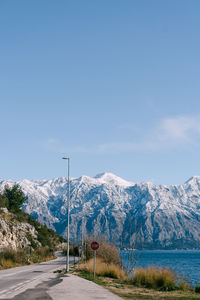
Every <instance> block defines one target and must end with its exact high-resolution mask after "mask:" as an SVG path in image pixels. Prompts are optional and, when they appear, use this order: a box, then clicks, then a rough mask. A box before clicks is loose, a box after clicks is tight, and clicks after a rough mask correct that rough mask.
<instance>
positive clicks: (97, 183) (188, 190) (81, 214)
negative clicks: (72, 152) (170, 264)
mask: <svg viewBox="0 0 200 300" xmlns="http://www.w3.org/2000/svg"><path fill="white" fill-rule="evenodd" d="M5 184H8V185H13V184H14V183H13V182H12V181H0V190H2V189H3V188H4V186H5ZM18 184H19V185H20V186H21V188H22V190H23V191H24V193H25V194H26V195H27V196H28V201H27V203H26V204H25V205H24V207H23V209H24V210H25V211H26V212H27V213H29V214H30V215H32V216H33V217H34V218H35V219H37V220H38V221H39V222H41V223H43V224H46V225H47V226H49V227H51V228H55V229H56V231H57V232H58V233H60V234H62V235H64V236H66V223H67V220H66V212H67V200H66V196H65V195H66V194H67V179H66V178H56V179H52V180H43V181H39V180H35V181H33V180H32V181H31V180H23V181H21V182H18ZM70 190H71V205H70V206H71V212H70V224H71V226H70V237H71V239H72V240H73V241H74V242H77V241H80V239H81V230H82V226H83V228H84V234H88V235H90V234H93V233H95V234H104V235H106V236H107V237H108V238H109V239H110V240H111V241H113V242H115V243H118V244H120V241H121V242H122V243H123V245H124V246H126V247H127V246H128V247H129V246H130V247H139V246H140V247H143V248H168V249H171V248H200V209H199V208H200V177H198V176H195V177H192V178H191V179H189V180H188V181H187V182H186V183H185V184H183V185H180V186H177V185H174V186H165V185H155V184H153V183H139V184H137V183H131V182H127V181H125V180H123V179H121V178H119V177H117V176H115V175H114V174H110V173H104V174H100V175H97V176H96V177H94V178H90V177H87V176H82V177H80V178H75V179H71V181H70Z"/></svg>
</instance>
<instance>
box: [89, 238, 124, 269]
mask: <svg viewBox="0 0 200 300" xmlns="http://www.w3.org/2000/svg"><path fill="white" fill-rule="evenodd" d="M92 242H93V239H91V238H90V239H87V240H86V241H85V242H84V243H86V254H85V256H86V260H89V259H90V258H92V257H93V256H94V251H93V250H92V249H91V247H90V245H91V243H92ZM97 242H98V243H99V249H98V250H97V252H96V255H97V257H99V258H101V260H103V261H104V262H106V263H113V264H117V265H118V264H119V263H120V259H119V254H118V250H117V248H116V246H115V245H113V244H111V243H109V242H107V241H106V240H105V239H104V238H103V237H101V238H97Z"/></svg>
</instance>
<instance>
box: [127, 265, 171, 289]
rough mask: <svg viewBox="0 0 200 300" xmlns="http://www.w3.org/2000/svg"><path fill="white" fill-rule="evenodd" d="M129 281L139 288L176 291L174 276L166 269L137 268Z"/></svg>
mask: <svg viewBox="0 0 200 300" xmlns="http://www.w3.org/2000/svg"><path fill="white" fill-rule="evenodd" d="M131 281H132V283H133V284H134V285H136V286H139V287H146V288H153V289H159V290H165V291H171V290H174V289H176V276H175V274H174V272H173V271H171V270H169V269H166V268H157V267H149V268H146V269H144V268H139V269H136V270H135V272H134V274H133V276H132V278H131Z"/></svg>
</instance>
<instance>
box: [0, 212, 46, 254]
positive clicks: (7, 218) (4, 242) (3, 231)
mask: <svg viewBox="0 0 200 300" xmlns="http://www.w3.org/2000/svg"><path fill="white" fill-rule="evenodd" d="M33 242H34V243H35V246H36V247H40V246H41V243H40V242H39V241H38V232H37V231H36V229H35V227H34V226H32V225H30V224H28V223H26V222H20V221H19V220H17V218H16V216H15V214H13V213H11V212H8V210H7V209H6V208H0V250H1V249H5V248H8V249H13V250H17V249H18V248H28V247H31V243H33Z"/></svg>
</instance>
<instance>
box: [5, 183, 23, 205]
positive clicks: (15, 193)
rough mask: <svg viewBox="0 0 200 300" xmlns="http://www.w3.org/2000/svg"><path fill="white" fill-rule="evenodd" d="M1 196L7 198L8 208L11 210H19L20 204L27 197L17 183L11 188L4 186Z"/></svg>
mask: <svg viewBox="0 0 200 300" xmlns="http://www.w3.org/2000/svg"><path fill="white" fill-rule="evenodd" d="M3 196H4V197H5V198H7V199H8V209H9V210H12V211H18V210H20V208H21V206H22V204H23V203H24V202H25V201H26V199H27V197H26V196H25V195H24V193H23V192H22V190H21V188H20V186H19V185H17V184H15V185H14V186H13V187H12V188H10V187H9V186H6V187H5V189H4V192H3Z"/></svg>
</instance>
